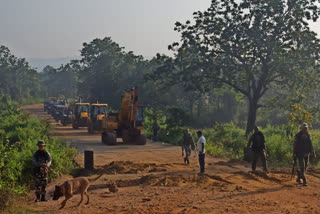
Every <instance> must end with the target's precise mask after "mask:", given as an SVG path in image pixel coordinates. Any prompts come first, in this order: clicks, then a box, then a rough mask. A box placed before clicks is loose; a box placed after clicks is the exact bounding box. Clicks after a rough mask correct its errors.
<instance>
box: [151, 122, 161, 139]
mask: <svg viewBox="0 0 320 214" xmlns="http://www.w3.org/2000/svg"><path fill="white" fill-rule="evenodd" d="M159 129H160V127H159V125H158V123H157V119H155V120H154V123H153V125H152V133H153V140H154V141H158V131H159Z"/></svg>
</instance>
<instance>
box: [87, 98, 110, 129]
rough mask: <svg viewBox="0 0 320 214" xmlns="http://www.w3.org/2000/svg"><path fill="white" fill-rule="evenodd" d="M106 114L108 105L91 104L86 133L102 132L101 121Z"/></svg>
mask: <svg viewBox="0 0 320 214" xmlns="http://www.w3.org/2000/svg"><path fill="white" fill-rule="evenodd" d="M107 113H108V104H91V107H90V115H89V121H88V132H89V133H91V134H93V133H94V132H95V131H102V120H103V119H104V117H105V115H106V114H107Z"/></svg>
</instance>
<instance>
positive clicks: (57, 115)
mask: <svg viewBox="0 0 320 214" xmlns="http://www.w3.org/2000/svg"><path fill="white" fill-rule="evenodd" d="M67 109H68V107H67V106H64V105H55V106H54V112H53V115H52V116H53V118H54V119H55V121H56V122H58V121H59V120H61V118H62V116H63V112H64V111H66V110H67Z"/></svg>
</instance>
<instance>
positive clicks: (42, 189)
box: [32, 140, 51, 202]
mask: <svg viewBox="0 0 320 214" xmlns="http://www.w3.org/2000/svg"><path fill="white" fill-rule="evenodd" d="M37 145H38V147H39V149H38V151H36V152H35V153H34V154H33V159H32V162H33V165H34V178H35V189H36V192H35V193H36V197H37V199H36V201H35V202H39V201H47V199H46V187H47V184H48V168H49V167H50V165H51V155H50V153H49V152H47V151H46V150H45V146H46V144H45V142H44V141H42V140H39V141H38V144H37Z"/></svg>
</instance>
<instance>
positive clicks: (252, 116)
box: [246, 99, 258, 136]
mask: <svg viewBox="0 0 320 214" xmlns="http://www.w3.org/2000/svg"><path fill="white" fill-rule="evenodd" d="M257 110H258V100H257V99H249V111H248V120H247V128H246V136H247V135H248V134H249V133H250V132H251V131H252V130H253V128H254V126H255V124H256V119H257Z"/></svg>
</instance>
